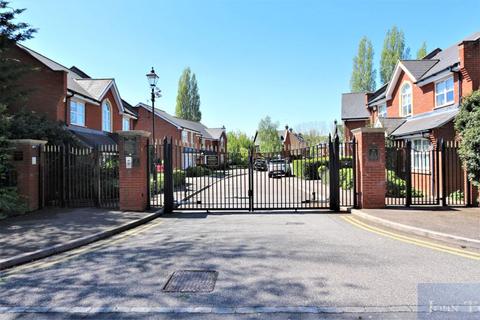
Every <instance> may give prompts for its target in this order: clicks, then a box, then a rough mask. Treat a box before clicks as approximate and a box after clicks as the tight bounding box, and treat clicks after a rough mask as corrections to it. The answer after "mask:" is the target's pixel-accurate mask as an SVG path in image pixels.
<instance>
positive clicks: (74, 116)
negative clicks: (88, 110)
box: [70, 100, 85, 126]
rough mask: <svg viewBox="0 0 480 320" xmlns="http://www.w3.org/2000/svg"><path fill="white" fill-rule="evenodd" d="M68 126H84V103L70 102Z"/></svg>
mask: <svg viewBox="0 0 480 320" xmlns="http://www.w3.org/2000/svg"><path fill="white" fill-rule="evenodd" d="M70 124H73V125H76V126H85V103H83V102H80V101H76V100H70Z"/></svg>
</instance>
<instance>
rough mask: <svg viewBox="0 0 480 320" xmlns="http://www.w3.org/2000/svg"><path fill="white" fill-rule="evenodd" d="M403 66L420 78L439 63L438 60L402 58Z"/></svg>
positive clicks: (416, 77)
mask: <svg viewBox="0 0 480 320" xmlns="http://www.w3.org/2000/svg"><path fill="white" fill-rule="evenodd" d="M401 62H402V64H403V66H404V67H405V68H406V69H407V70H408V71H409V72H410V73H411V74H412V76H413V77H414V78H415V79H417V80H419V79H421V78H422V76H423V75H424V74H425V73H426V72H427V71H428V70H430V69H431V68H432V67H433V66H434V65H436V64H437V63H438V60H436V59H433V60H401Z"/></svg>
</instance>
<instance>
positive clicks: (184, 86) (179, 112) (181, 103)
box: [175, 68, 192, 119]
mask: <svg viewBox="0 0 480 320" xmlns="http://www.w3.org/2000/svg"><path fill="white" fill-rule="evenodd" d="M191 73H192V72H191V71H190V68H186V69H185V70H183V72H182V75H181V76H180V80H178V93H177V105H176V107H175V115H176V116H177V117H179V118H182V119H191V114H190V101H191V99H190V91H191V90H190V84H191Z"/></svg>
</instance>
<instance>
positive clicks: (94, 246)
mask: <svg viewBox="0 0 480 320" xmlns="http://www.w3.org/2000/svg"><path fill="white" fill-rule="evenodd" d="M161 222H162V220H160V221H156V222H153V223H152V222H151V223H149V224H147V225H144V226H139V227H136V228H133V229H131V230H128V231H125V232H122V233H120V234H117V235H115V236H113V237H112V238H107V239H103V240H100V241H98V242H93V243H91V244H87V245H85V246H82V247H80V248H77V249H73V250H71V251H67V252H64V253H61V254H59V255H58V257H56V258H55V257H54V258H53V259H54V260H52V261H48V262H45V261H43V259H40V260H38V261H33V262H31V263H27V264H24V265H21V266H18V267H14V268H13V269H11V270H7V271H6V272H1V271H0V277H2V278H3V279H5V277H8V276H11V275H13V274H16V273H19V272H20V271H24V270H29V269H33V268H35V270H37V269H45V268H48V267H50V266H53V265H56V264H58V263H61V262H64V261H67V260H70V259H73V258H77V257H79V256H82V255H84V254H86V253H90V252H95V251H98V250H100V249H103V248H106V247H107V246H110V245H112V244H115V243H118V242H121V241H123V240H126V239H127V238H129V237H131V236H134V235H137V234H140V233H142V232H144V231H147V230H149V229H151V228H153V227H156V226H158V225H159V224H160V223H161ZM48 258H52V257H46V258H44V259H48Z"/></svg>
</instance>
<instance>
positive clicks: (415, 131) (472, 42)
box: [342, 32, 480, 149]
mask: <svg viewBox="0 0 480 320" xmlns="http://www.w3.org/2000/svg"><path fill="white" fill-rule="evenodd" d="M479 87H480V32H477V33H474V34H472V35H471V36H469V37H467V38H465V39H463V40H462V41H460V42H459V43H456V44H454V45H452V46H450V47H448V48H446V49H444V50H441V49H435V50H433V51H432V52H431V53H429V54H428V55H427V56H426V57H425V58H423V59H421V60H401V61H398V63H397V65H396V67H395V70H394V73H393V76H392V78H391V79H390V81H389V82H388V83H386V84H385V85H384V86H382V87H381V88H379V89H378V90H376V91H375V92H372V93H348V94H344V95H343V96H342V120H343V121H344V123H345V136H346V137H349V138H350V137H351V130H352V129H354V128H358V127H362V126H365V125H368V126H374V127H384V128H385V129H386V132H387V134H388V135H389V136H391V137H393V138H394V139H397V140H398V139H402V140H407V139H408V140H411V141H412V143H413V144H414V146H415V147H417V148H420V149H421V148H426V147H427V146H429V145H431V143H433V142H435V141H437V140H438V139H441V138H443V139H445V140H453V139H455V137H456V134H455V131H454V127H453V120H454V119H455V116H456V115H457V113H458V106H459V104H460V103H461V100H462V97H464V96H466V95H468V94H470V93H471V92H472V91H474V90H477V89H479Z"/></svg>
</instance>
